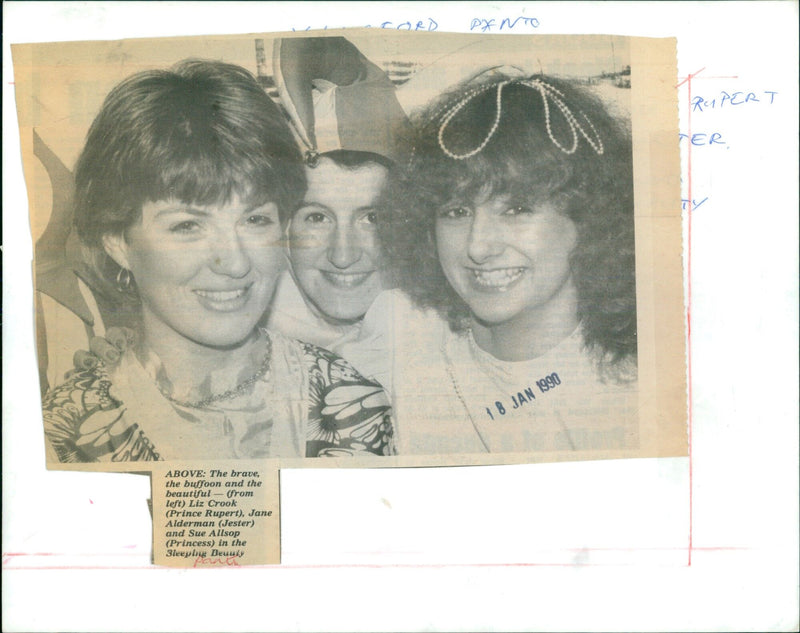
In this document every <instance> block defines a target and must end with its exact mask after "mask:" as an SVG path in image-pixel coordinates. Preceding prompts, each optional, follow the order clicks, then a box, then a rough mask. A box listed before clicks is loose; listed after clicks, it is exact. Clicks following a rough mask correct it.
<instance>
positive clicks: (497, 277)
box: [471, 268, 525, 290]
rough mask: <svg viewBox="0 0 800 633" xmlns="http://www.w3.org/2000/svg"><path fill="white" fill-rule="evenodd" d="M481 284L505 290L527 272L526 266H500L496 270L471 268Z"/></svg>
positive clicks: (476, 279)
mask: <svg viewBox="0 0 800 633" xmlns="http://www.w3.org/2000/svg"><path fill="white" fill-rule="evenodd" d="M471 270H472V275H473V277H474V278H475V281H476V282H477V283H478V285H479V286H484V287H486V288H494V289H497V290H505V289H506V288H507V287H508V286H510V285H511V284H512V283H514V282H515V281H516V280H517V279H519V278H520V277H521V276H522V273H524V272H525V268H498V269H496V270H476V269H474V268H473V269H471Z"/></svg>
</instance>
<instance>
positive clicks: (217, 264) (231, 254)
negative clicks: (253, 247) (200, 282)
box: [211, 231, 252, 279]
mask: <svg viewBox="0 0 800 633" xmlns="http://www.w3.org/2000/svg"><path fill="white" fill-rule="evenodd" d="M251 268H252V262H251V261H250V256H249V255H248V253H247V251H246V250H245V248H244V245H243V244H242V241H241V238H240V237H239V235H238V234H237V233H236V231H228V232H225V233H220V234H219V235H218V236H217V237H216V243H215V244H214V247H213V248H212V253H211V270H213V271H214V272H215V273H218V274H220V275H226V276H228V277H233V278H236V279H240V278H242V277H244V276H246V275H247V273H249V272H250V269H251Z"/></svg>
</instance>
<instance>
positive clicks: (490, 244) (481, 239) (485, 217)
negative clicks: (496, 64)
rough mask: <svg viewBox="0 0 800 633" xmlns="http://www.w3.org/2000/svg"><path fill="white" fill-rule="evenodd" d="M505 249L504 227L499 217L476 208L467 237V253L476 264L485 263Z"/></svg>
mask: <svg viewBox="0 0 800 633" xmlns="http://www.w3.org/2000/svg"><path fill="white" fill-rule="evenodd" d="M504 250H505V245H504V244H503V239H502V227H500V226H498V221H497V218H494V217H492V216H491V215H490V214H488V213H482V212H481V210H480V209H476V210H475V215H474V216H473V218H472V224H471V225H470V229H469V237H468V238H467V255H468V256H469V258H470V259H471V260H472V261H473V262H474V263H476V264H484V263H486V262H487V261H490V260H491V259H492V258H493V257H496V256H497V255H500V254H501V253H502V252H503V251H504Z"/></svg>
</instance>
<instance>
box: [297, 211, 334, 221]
mask: <svg viewBox="0 0 800 633" xmlns="http://www.w3.org/2000/svg"><path fill="white" fill-rule="evenodd" d="M302 218H303V222H306V223H308V224H325V223H326V222H330V221H331V220H330V218H329V217H328V216H327V215H325V214H324V213H321V212H320V211H308V212H307V213H304V214H303V215H302Z"/></svg>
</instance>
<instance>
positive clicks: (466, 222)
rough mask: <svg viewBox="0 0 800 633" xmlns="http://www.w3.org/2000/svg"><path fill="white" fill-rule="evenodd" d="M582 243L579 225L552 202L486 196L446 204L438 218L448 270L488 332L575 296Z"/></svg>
mask: <svg viewBox="0 0 800 633" xmlns="http://www.w3.org/2000/svg"><path fill="white" fill-rule="evenodd" d="M576 241H577V229H576V227H575V224H574V223H573V222H572V220H570V219H569V218H568V217H567V216H566V215H563V214H562V213H561V212H560V211H559V210H558V209H557V207H556V205H555V203H553V202H551V201H538V202H531V201H528V200H524V199H516V198H512V197H511V196H509V195H483V196H479V197H478V199H476V200H472V201H470V202H469V203H462V202H460V201H453V202H451V203H448V204H446V205H444V206H443V207H441V208H440V209H439V211H438V213H437V218H436V244H437V250H438V254H439V261H440V263H441V266H442V270H443V271H444V274H445V276H446V277H447V280H448V281H449V282H450V285H451V286H452V287H453V289H454V290H455V291H456V292H457V293H458V295H459V296H460V297H461V299H462V300H463V301H464V302H465V303H466V304H467V305H468V306H469V308H470V310H471V311H472V314H473V316H474V317H475V318H476V319H477V320H478V321H480V322H482V323H484V324H485V325H487V326H492V325H499V324H503V323H507V322H510V321H513V320H514V319H516V318H518V317H522V316H525V315H529V314H535V313H537V312H539V311H541V310H542V309H546V308H547V306H548V305H549V304H550V303H551V302H552V301H553V300H554V299H555V298H557V297H558V296H559V295H560V294H562V293H563V292H564V291H565V289H567V288H571V286H572V277H571V272H570V264H569V257H570V254H571V253H572V250H573V249H574V247H575V244H576Z"/></svg>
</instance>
